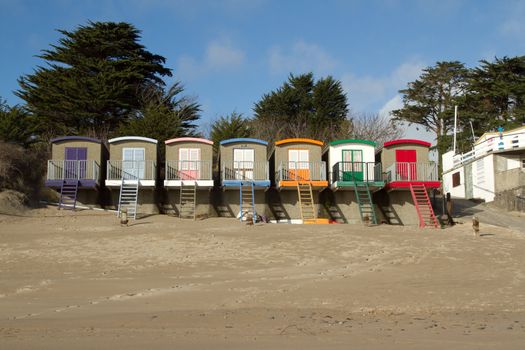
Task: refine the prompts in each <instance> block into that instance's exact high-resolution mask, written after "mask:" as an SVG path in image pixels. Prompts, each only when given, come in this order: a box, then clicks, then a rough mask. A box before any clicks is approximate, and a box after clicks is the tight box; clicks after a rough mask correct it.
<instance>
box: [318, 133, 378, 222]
mask: <svg viewBox="0 0 525 350" xmlns="http://www.w3.org/2000/svg"><path fill="white" fill-rule="evenodd" d="M375 146H376V143H375V142H373V141H368V140H356V139H349V140H336V141H332V142H330V143H329V144H328V145H327V147H326V148H325V149H324V152H323V159H324V160H325V161H327V163H328V172H329V174H328V179H329V182H330V189H331V191H324V192H323V196H324V198H323V200H322V201H321V202H323V203H324V204H325V207H326V208H327V211H328V213H329V214H330V217H331V218H332V219H334V220H336V221H337V222H344V223H349V222H350V223H354V222H355V221H356V220H355V219H354V218H357V216H358V215H359V218H360V220H361V221H362V222H370V223H373V224H377V223H378V220H377V217H378V215H377V213H376V207H375V205H374V201H373V193H374V192H377V191H379V190H380V189H382V188H383V186H384V184H385V182H384V180H383V174H382V170H381V162H377V163H376V161H375Z"/></svg>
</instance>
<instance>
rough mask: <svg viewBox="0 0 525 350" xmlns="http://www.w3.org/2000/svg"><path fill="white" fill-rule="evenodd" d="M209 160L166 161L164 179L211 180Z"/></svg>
mask: <svg viewBox="0 0 525 350" xmlns="http://www.w3.org/2000/svg"><path fill="white" fill-rule="evenodd" d="M211 179H212V170H211V161H207V160H201V161H186V160H178V161H177V160H168V161H166V180H211Z"/></svg>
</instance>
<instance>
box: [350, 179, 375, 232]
mask: <svg viewBox="0 0 525 350" xmlns="http://www.w3.org/2000/svg"><path fill="white" fill-rule="evenodd" d="M354 190H355V198H356V200H357V204H358V205H359V215H360V216H361V222H362V223H364V222H365V218H366V217H368V219H369V220H370V223H372V224H374V225H377V216H376V211H375V208H374V202H372V194H371V193H370V188H369V187H368V184H367V183H366V182H364V183H363V184H359V185H358V184H357V183H355V184H354Z"/></svg>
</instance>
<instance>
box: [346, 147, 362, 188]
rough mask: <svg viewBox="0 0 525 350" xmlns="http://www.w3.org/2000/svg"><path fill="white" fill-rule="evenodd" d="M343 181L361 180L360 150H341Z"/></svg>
mask: <svg viewBox="0 0 525 350" xmlns="http://www.w3.org/2000/svg"><path fill="white" fill-rule="evenodd" d="M343 181H363V151H362V150H355V149H344V150H343Z"/></svg>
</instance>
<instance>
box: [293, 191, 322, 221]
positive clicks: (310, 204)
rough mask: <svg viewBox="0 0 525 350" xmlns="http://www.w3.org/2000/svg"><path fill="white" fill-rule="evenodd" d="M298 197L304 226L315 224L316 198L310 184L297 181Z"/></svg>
mask: <svg viewBox="0 0 525 350" xmlns="http://www.w3.org/2000/svg"><path fill="white" fill-rule="evenodd" d="M297 195H298V197H299V208H300V209H301V219H302V220H303V224H306V223H315V222H316V219H317V215H316V212H315V208H314V196H313V193H312V184H311V183H310V182H306V181H305V182H302V181H297Z"/></svg>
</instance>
